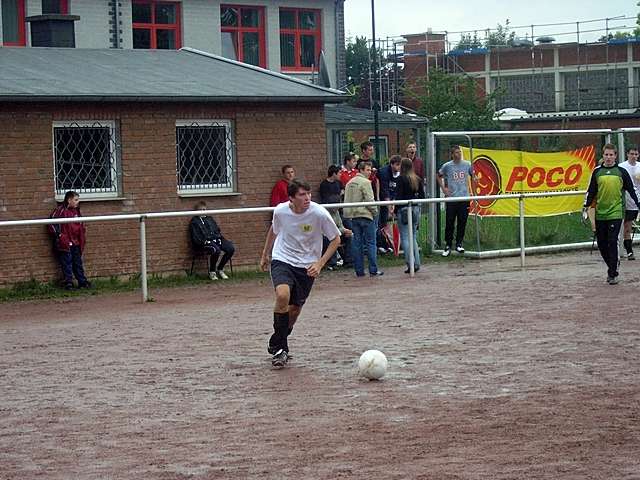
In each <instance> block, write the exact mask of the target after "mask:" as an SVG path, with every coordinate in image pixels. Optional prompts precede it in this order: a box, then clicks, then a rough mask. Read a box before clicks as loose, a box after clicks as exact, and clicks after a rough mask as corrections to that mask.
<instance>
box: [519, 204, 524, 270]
mask: <svg viewBox="0 0 640 480" xmlns="http://www.w3.org/2000/svg"><path fill="white" fill-rule="evenodd" d="M518 207H519V209H518V210H519V214H520V266H521V267H522V268H524V247H525V246H524V196H523V195H522V194H521V195H520V197H519V198H518Z"/></svg>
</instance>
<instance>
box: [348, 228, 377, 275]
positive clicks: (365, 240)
mask: <svg viewBox="0 0 640 480" xmlns="http://www.w3.org/2000/svg"><path fill="white" fill-rule="evenodd" d="M351 226H352V230H353V238H352V239H351V255H352V256H353V268H354V270H355V271H356V275H358V276H362V275H364V251H365V248H366V250H367V258H368V259H369V273H376V272H377V271H378V262H377V252H376V224H375V222H374V221H373V220H369V219H368V218H362V217H358V218H354V219H352V220H351Z"/></svg>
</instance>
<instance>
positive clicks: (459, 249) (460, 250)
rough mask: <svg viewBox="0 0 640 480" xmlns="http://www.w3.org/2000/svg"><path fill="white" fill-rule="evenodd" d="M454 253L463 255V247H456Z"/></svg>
mask: <svg viewBox="0 0 640 480" xmlns="http://www.w3.org/2000/svg"><path fill="white" fill-rule="evenodd" d="M456 252H458V253H461V254H462V253H464V247H463V246H462V245H458V246H457V247H456Z"/></svg>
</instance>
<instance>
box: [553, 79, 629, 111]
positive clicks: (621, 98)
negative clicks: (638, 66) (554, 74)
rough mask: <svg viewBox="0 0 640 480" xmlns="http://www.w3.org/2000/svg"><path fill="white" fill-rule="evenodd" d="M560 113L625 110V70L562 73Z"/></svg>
mask: <svg viewBox="0 0 640 480" xmlns="http://www.w3.org/2000/svg"><path fill="white" fill-rule="evenodd" d="M562 75H563V78H564V110H566V111H585V110H618V109H625V108H629V77H628V74H627V69H626V68H624V69H623V68H620V69H607V70H585V71H578V72H567V73H563V74H562Z"/></svg>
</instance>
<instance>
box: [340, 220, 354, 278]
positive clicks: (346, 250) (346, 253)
mask: <svg viewBox="0 0 640 480" xmlns="http://www.w3.org/2000/svg"><path fill="white" fill-rule="evenodd" d="M342 224H343V225H344V228H348V229H349V230H351V231H353V223H352V222H351V219H350V218H344V217H342ZM341 239H342V245H341V247H340V250H339V251H340V256H341V257H342V260H344V266H345V267H346V266H349V265H352V264H353V255H351V237H347V236H344V235H343V236H342V237H341Z"/></svg>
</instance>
